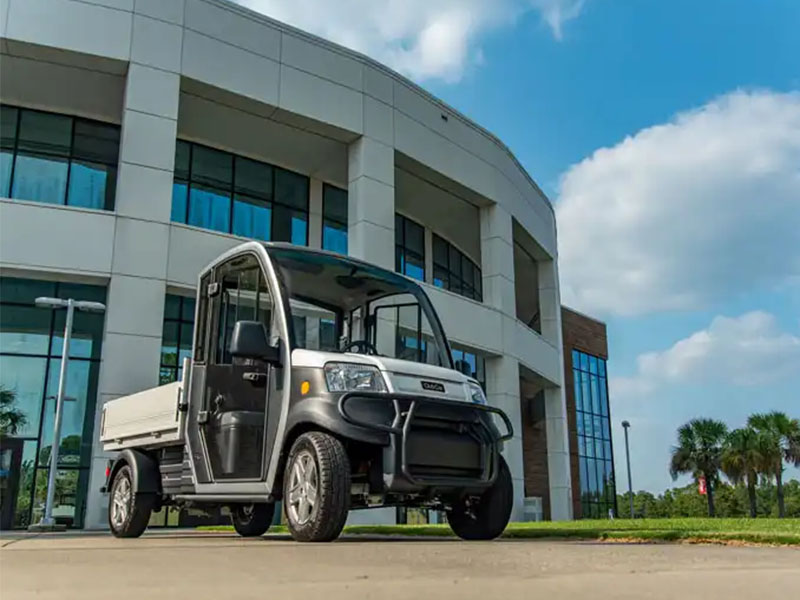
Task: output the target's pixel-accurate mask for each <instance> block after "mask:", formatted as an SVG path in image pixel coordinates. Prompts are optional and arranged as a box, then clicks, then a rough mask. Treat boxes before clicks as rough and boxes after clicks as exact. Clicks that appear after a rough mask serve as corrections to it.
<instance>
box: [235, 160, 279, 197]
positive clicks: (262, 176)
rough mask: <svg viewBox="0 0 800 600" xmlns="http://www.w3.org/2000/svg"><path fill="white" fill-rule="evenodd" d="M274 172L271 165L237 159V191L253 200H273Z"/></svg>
mask: <svg viewBox="0 0 800 600" xmlns="http://www.w3.org/2000/svg"><path fill="white" fill-rule="evenodd" d="M272 172H273V169H272V167H271V166H269V165H265V164H264V163H259V162H256V161H254V160H249V159H247V158H241V157H236V191H237V192H238V193H241V194H245V195H247V196H251V197H253V198H260V199H262V200H267V201H269V200H271V199H272Z"/></svg>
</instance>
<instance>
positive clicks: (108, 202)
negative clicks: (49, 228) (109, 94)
mask: <svg viewBox="0 0 800 600" xmlns="http://www.w3.org/2000/svg"><path fill="white" fill-rule="evenodd" d="M3 107H5V108H9V109H13V110H15V111H16V113H17V114H16V122H15V125H14V143H13V147H11V146H9V147H8V148H2V150H5V151H6V152H8V151H10V152H11V168H10V169H9V175H8V188H7V189H2V190H0V196H2V197H4V198H9V199H12V200H20V201H23V202H40V203H43V204H53V205H54V206H72V207H75V208H82V209H85V210H104V211H108V212H113V211H114V210H115V209H116V194H117V176H118V172H119V154H120V145H121V142H122V127H121V126H120V125H118V124H116V123H111V122H108V121H101V120H98V119H87V118H85V117H80V116H76V115H71V114H66V113H59V112H54V111H47V110H40V109H36V108H28V107H25V106H19V105H16V104H3ZM24 113H34V114H41V115H50V116H56V117H61V118H64V119H69V121H70V133H69V138H70V139H69V149H68V151H67V152H66V153H63V152H56V151H48V150H39V151H32V150H22V151H21V152H22V154H23V156H30V157H38V158H42V157H49V158H57V159H62V160H64V161H66V163H67V174H66V178H65V179H64V189H63V192H62V196H63V197H62V198H61V201H60V202H58V203H50V202H46V201H42V200H35V199H30V198H15V197H14V196H13V191H14V177H15V175H17V159H18V157H19V155H20V147H19V146H20V132H21V125H22V117H23V114H24ZM78 123H84V124H87V125H91V126H100V127H104V128H107V129H108V130H109V131H110V130H113V131H115V132H116V134H117V140H116V142H117V143H116V154H115V157H114V159H113V160H111V159H109V160H107V161H106V160H102V159H97V158H87V157H84V156H79V155H76V151H75V130H76V128H77V127H76V126H77V124H78ZM75 163H92V164H98V165H103V166H105V167H107V168H108V170H107V171H106V182H105V188H104V196H103V206H102V207H100V208H94V207H91V206H83V205H80V204H75V203H70V181H71V179H72V177H73V175H72V171H73V165H74V164H75Z"/></svg>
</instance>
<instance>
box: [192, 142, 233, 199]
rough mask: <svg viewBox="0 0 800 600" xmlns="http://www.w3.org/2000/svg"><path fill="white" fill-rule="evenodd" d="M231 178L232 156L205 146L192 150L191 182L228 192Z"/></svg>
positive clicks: (195, 147)
mask: <svg viewBox="0 0 800 600" xmlns="http://www.w3.org/2000/svg"><path fill="white" fill-rule="evenodd" d="M232 176H233V155H231V154H228V153H227V152H221V151H219V150H213V149H212V148H206V147H205V146H197V145H195V146H194V147H193V148H192V181H197V182H199V183H205V184H208V185H210V186H213V187H217V188H222V189H224V190H229V189H230V186H231V181H232Z"/></svg>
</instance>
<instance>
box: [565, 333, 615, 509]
mask: <svg viewBox="0 0 800 600" xmlns="http://www.w3.org/2000/svg"><path fill="white" fill-rule="evenodd" d="M570 357H571V362H572V373H573V375H572V381H573V399H574V404H575V422H576V442H577V443H576V446H577V449H576V452H577V455H578V470H579V473H580V475H581V478H580V488H579V489H580V503H581V510H582V513H583V518H587V517H590V516H591V515H593V514H595V513H597V514H599V515H600V516H601V517H605V516H606V514H607V512H608V510H609V509H613V510H614V514H615V515H616V514H618V512H617V509H618V507H617V485H616V484H617V480H616V466H615V463H614V442H613V439H612V434H611V410H610V407H609V405H608V372H607V371H608V370H607V365H606V359H604V358H602V357H600V356H595V355H592V354H589V353H588V352H583V351H582V350H579V349H577V348H573V349H572V351H571V353H570ZM600 373H602V375H600ZM595 384H596V385H595ZM601 388H602V389H604V390H605V394H603V393H602V391H601ZM595 390H597V395H598V397H599V400H600V401H602V400H603V399H604V398H605V404H604V405H601V406H598V407H597V410H595V404H594V402H593V400H594V397H595ZM584 392H586V394H587V397H586V398H584ZM604 409H605V410H604ZM580 424H583V428H581V427H580ZM598 448H600V449H601V455H600V456H598V451H597V450H598ZM584 471H585V472H586V477H587V478H588V480H586V481H584V477H583V476H584ZM607 473H608V474H610V481H611V485H610V486H608V487H610V488H611V489H610V490H609V489H608V487H606V486H603V482H604V480H605V476H606V474H607ZM592 475H593V476H594V481H595V482H596V488H597V489H596V490H595V491H592V490H591V489H590V488H588V484H589V482H590V481H592ZM601 487H605V490H603V489H600V488H601ZM584 488H586V489H584ZM604 491H605V496H604V495H603V492H604ZM609 496H611V498H610V499H609Z"/></svg>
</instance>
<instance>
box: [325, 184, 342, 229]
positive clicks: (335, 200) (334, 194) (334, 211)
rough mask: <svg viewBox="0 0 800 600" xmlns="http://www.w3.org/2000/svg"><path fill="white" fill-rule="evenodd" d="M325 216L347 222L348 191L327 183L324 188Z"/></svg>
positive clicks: (332, 219)
mask: <svg viewBox="0 0 800 600" xmlns="http://www.w3.org/2000/svg"><path fill="white" fill-rule="evenodd" d="M322 207H323V216H324V217H325V219H326V220H331V221H337V222H339V223H343V224H345V225H346V224H347V191H346V190H343V189H340V188H337V187H333V186H332V185H326V186H325V187H324V190H323V199H322Z"/></svg>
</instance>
